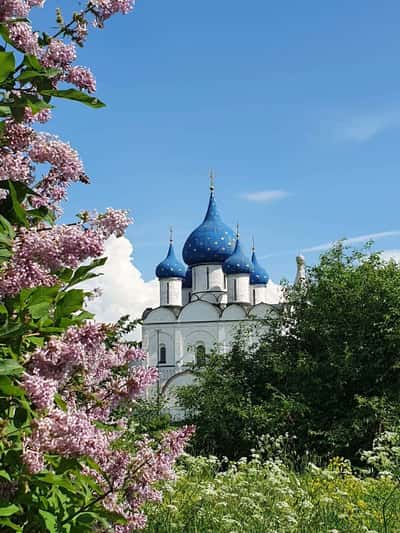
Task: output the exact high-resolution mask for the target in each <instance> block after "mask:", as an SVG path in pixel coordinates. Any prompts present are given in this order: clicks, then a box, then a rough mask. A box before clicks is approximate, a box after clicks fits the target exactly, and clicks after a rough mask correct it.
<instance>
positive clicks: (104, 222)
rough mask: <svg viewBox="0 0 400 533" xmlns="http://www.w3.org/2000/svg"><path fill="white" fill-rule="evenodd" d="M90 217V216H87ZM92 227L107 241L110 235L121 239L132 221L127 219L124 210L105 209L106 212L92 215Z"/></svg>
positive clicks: (127, 216) (126, 213)
mask: <svg viewBox="0 0 400 533" xmlns="http://www.w3.org/2000/svg"><path fill="white" fill-rule="evenodd" d="M89 216H90V215H89ZM91 216H92V225H93V226H94V227H95V228H96V229H98V230H100V231H101V233H102V234H103V235H104V237H105V238H106V239H107V238H108V237H110V236H111V235H115V236H116V237H121V236H122V235H123V234H124V233H125V230H126V228H127V227H128V226H129V224H131V223H132V219H131V218H130V217H129V214H128V211H126V210H124V209H112V208H111V207H109V208H107V209H106V212H105V213H103V214H100V215H96V214H93V215H91Z"/></svg>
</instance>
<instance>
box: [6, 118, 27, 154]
mask: <svg viewBox="0 0 400 533" xmlns="http://www.w3.org/2000/svg"><path fill="white" fill-rule="evenodd" d="M4 136H5V138H6V139H7V145H8V147H9V148H11V149H12V150H14V151H19V152H23V151H26V150H27V149H28V147H29V145H30V143H31V140H32V138H33V130H32V128H30V127H28V126H26V125H25V124H22V123H19V122H15V121H14V120H12V119H9V120H6V121H5V131H4ZM19 155H21V154H19Z"/></svg>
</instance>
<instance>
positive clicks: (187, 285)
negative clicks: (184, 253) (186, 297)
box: [182, 267, 192, 289]
mask: <svg viewBox="0 0 400 533" xmlns="http://www.w3.org/2000/svg"><path fill="white" fill-rule="evenodd" d="M182 288H183V289H191V288H192V269H191V267H189V268H188V269H187V270H186V275H185V279H184V280H183V283H182Z"/></svg>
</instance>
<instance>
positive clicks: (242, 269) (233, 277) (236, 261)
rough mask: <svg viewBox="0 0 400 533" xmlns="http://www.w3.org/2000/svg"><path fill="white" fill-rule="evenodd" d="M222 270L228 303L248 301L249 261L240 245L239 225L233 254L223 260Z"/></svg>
mask: <svg viewBox="0 0 400 533" xmlns="http://www.w3.org/2000/svg"><path fill="white" fill-rule="evenodd" d="M222 270H223V271H224V274H226V277H227V285H228V303H234V302H237V303H250V272H251V263H250V260H249V259H248V257H246V255H245V254H244V252H243V250H242V247H241V245H240V237H239V226H238V228H237V233H236V246H235V249H234V251H233V254H232V255H231V256H230V257H228V259H226V260H225V261H224V264H223V265H222Z"/></svg>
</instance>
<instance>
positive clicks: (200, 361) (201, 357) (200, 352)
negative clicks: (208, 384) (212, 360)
mask: <svg viewBox="0 0 400 533" xmlns="http://www.w3.org/2000/svg"><path fill="white" fill-rule="evenodd" d="M205 362H206V348H205V346H204V345H203V344H199V345H198V346H197V347H196V364H197V366H204V364H205Z"/></svg>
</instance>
